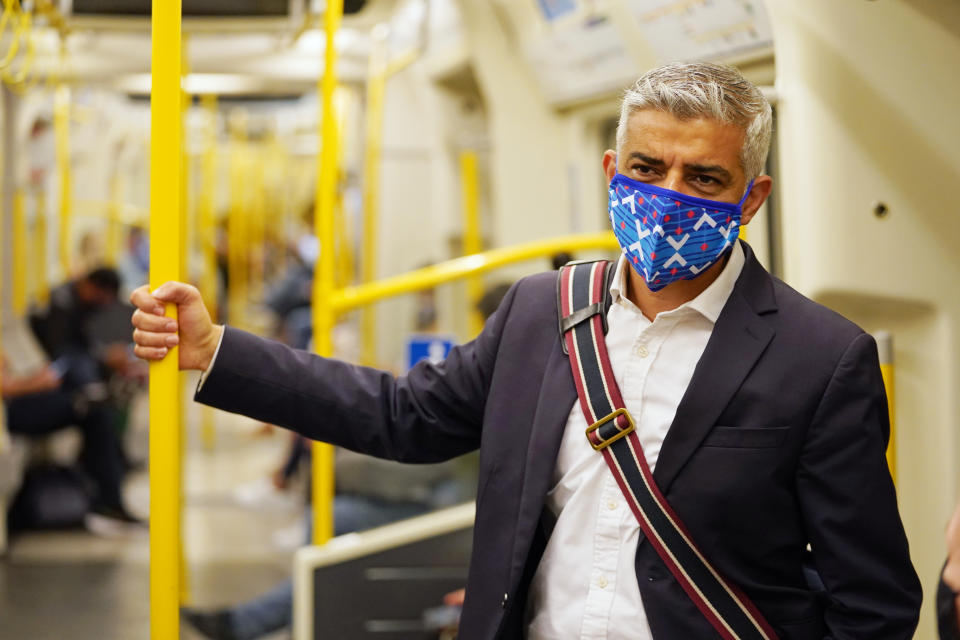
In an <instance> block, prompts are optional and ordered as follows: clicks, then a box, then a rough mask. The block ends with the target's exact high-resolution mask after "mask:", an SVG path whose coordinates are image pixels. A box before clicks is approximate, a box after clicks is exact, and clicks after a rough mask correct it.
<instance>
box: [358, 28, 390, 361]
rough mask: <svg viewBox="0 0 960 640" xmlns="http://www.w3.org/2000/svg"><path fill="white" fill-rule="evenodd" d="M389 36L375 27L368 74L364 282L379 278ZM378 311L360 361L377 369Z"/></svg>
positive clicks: (363, 332) (366, 330)
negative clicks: (379, 234) (381, 172)
mask: <svg viewBox="0 0 960 640" xmlns="http://www.w3.org/2000/svg"><path fill="white" fill-rule="evenodd" d="M386 36H387V33H386V27H385V26H378V27H375V28H374V30H373V42H372V43H371V47H370V63H369V68H368V71H367V113H366V123H365V124H366V127H365V128H366V134H367V135H366V141H365V142H366V144H365V149H364V155H363V245H362V246H361V247H360V255H361V260H362V262H361V266H360V281H361V282H372V281H373V279H374V278H376V277H377V252H378V251H379V246H378V242H377V230H378V228H379V224H380V223H379V214H380V156H381V151H382V149H383V105H384V96H385V95H386V84H387V73H386V57H387V51H386V49H387V37H386ZM376 314H377V308H376V306H375V305H370V304H368V305H365V306H364V307H363V309H362V310H361V311H360V360H361V362H362V363H363V364H365V365H371V366H372V365H373V364H375V360H376V351H377V349H376V334H377V315H376Z"/></svg>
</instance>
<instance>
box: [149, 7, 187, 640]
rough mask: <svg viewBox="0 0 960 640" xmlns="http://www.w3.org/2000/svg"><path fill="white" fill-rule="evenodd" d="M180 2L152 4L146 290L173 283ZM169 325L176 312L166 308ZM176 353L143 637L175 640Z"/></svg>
mask: <svg viewBox="0 0 960 640" xmlns="http://www.w3.org/2000/svg"><path fill="white" fill-rule="evenodd" d="M180 19H181V15H180V0H154V2H153V18H152V47H151V49H152V51H151V66H152V69H151V71H152V90H151V96H150V116H151V128H150V130H151V139H150V286H151V287H158V286H159V285H161V284H163V283H164V282H166V281H167V280H179V279H180V250H181V247H180V215H179V209H180V206H181V203H180V189H181V184H180V181H181V178H182V176H181V173H180V162H181V153H180V144H181V140H182V137H181V127H182V122H181V117H180V116H181V114H180V57H181V44H180V42H181V29H180ZM166 307H167V308H166V313H167V315H168V316H170V317H173V318H175V317H176V315H177V308H176V305H172V304H168V305H166ZM177 360H178V354H177V349H176V347H174V348H172V349H171V350H170V354H169V355H168V356H167V357H166V358H164V359H163V360H161V361H159V362H152V363H151V364H150V557H151V563H150V637H151V638H157V639H158V640H159V639H163V640H168V639H176V638H178V637H179V635H180V631H179V598H180V566H179V558H180V468H181V466H180V465H181V460H180V452H181V447H180V439H181V438H180V425H179V421H180V404H181V402H180V384H179V372H178V365H177Z"/></svg>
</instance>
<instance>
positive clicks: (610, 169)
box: [602, 149, 617, 183]
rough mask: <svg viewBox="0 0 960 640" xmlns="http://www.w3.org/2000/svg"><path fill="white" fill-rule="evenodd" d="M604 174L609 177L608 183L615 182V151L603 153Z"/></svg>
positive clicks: (609, 150)
mask: <svg viewBox="0 0 960 640" xmlns="http://www.w3.org/2000/svg"><path fill="white" fill-rule="evenodd" d="M602 164H603V173H604V174H605V175H606V176H607V183H609V182H610V181H611V180H613V176H615V175H617V152H616V151H614V150H613V149H607V150H606V151H604V152H603V162H602Z"/></svg>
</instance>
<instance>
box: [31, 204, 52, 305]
mask: <svg viewBox="0 0 960 640" xmlns="http://www.w3.org/2000/svg"><path fill="white" fill-rule="evenodd" d="M33 202H34V205H33V206H34V216H33V258H34V263H33V271H34V287H33V294H34V302H36V305H37V306H38V307H41V308H42V307H45V306H47V303H48V302H50V281H49V279H48V277H47V193H46V191H44V189H43V187H40V188H39V189H37V190H36V192H35V193H34V201H33Z"/></svg>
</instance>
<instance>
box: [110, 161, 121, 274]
mask: <svg viewBox="0 0 960 640" xmlns="http://www.w3.org/2000/svg"><path fill="white" fill-rule="evenodd" d="M123 195H124V189H123V178H122V176H121V174H120V168H119V167H117V169H116V170H115V171H114V174H113V177H111V178H110V204H109V205H108V207H107V214H108V221H107V251H106V254H107V264H109V265H111V266H116V265H117V262H118V261H119V259H120V212H121V209H122V207H123Z"/></svg>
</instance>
